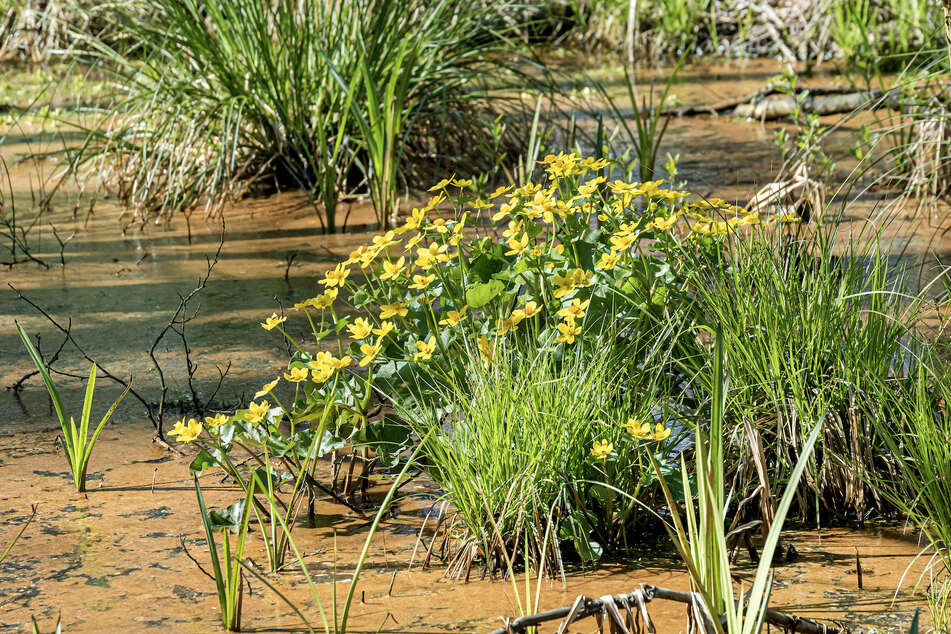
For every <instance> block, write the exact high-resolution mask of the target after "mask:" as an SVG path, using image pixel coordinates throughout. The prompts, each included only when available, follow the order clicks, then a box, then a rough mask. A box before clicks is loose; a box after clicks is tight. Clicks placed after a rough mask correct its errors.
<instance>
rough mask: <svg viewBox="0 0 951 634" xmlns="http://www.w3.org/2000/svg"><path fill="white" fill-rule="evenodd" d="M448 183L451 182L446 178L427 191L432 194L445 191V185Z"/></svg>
mask: <svg viewBox="0 0 951 634" xmlns="http://www.w3.org/2000/svg"><path fill="white" fill-rule="evenodd" d="M450 182H452V181H450V180H449V179H448V178H444V179H442V180H441V181H439V182H438V183H436V184H435V185H433V186H432V187H430V188H429V190H428V191H431V192H434V191H437V190H440V189H445V188H446V185H449V183H450Z"/></svg>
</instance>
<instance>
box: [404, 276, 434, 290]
mask: <svg viewBox="0 0 951 634" xmlns="http://www.w3.org/2000/svg"><path fill="white" fill-rule="evenodd" d="M435 280H436V276H435V275H433V274H430V275H414V276H413V283H412V284H410V285H409V287H410V288H415V289H416V290H420V291H421V290H424V289H425V288H426V287H427V286H429V285H430V284H432V283H433V282H434V281H435Z"/></svg>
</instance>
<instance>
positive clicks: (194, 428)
mask: <svg viewBox="0 0 951 634" xmlns="http://www.w3.org/2000/svg"><path fill="white" fill-rule="evenodd" d="M201 430H202V424H201V423H200V422H199V421H197V420H196V419H194V418H189V419H188V422H187V423H186V422H185V421H184V420H180V421H178V422H177V423H175V426H174V427H172V430H171V431H170V432H168V435H169V436H178V442H192V441H193V440H195V439H196V438H198V437H199V436H200V435H201Z"/></svg>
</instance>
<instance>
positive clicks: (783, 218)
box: [779, 214, 802, 222]
mask: <svg viewBox="0 0 951 634" xmlns="http://www.w3.org/2000/svg"><path fill="white" fill-rule="evenodd" d="M779 221H780V222H802V218H800V217H799V216H798V215H796V214H780V215H779Z"/></svg>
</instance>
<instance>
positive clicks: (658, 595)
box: [491, 583, 840, 634]
mask: <svg viewBox="0 0 951 634" xmlns="http://www.w3.org/2000/svg"><path fill="white" fill-rule="evenodd" d="M638 595H640V597H641V598H642V599H643V601H644V602H645V603H649V602H651V601H652V600H654V599H663V600H666V601H677V602H678V603H686V604H695V603H696V602H697V601H699V600H700V597H699V595H698V594H696V593H694V592H682V591H680V590H671V589H669V588H660V587H658V586H652V585H649V584H646V583H642V584H641V589H640V590H635V591H634V592H628V593H627V594H620V595H615V596H613V597H612V596H605V597H601V598H600V599H589V598H587V597H584V596H579V597H578V599H576V600H575V602H574V603H573V604H572V605H570V606H565V607H561V608H555V609H554V610H548V611H545V612H539V613H537V614H529V615H526V616H522V617H519V618H517V619H515V620H514V621H511V622H509V623H507V624H506V626H505V627H500V628H498V629H497V630H494V631H492V632H491V634H509V633H511V632H524V631H525V630H526V629H527V628H529V627H533V626H535V625H540V624H541V623H545V622H547V621H557V620H562V619H564V618H565V617H567V616H569V615H571V617H572V620H573V621H574V620H577V619H581V618H585V617H589V616H594V615H596V614H601V613H602V611H604V610H605V609H607V605H606V603H607V602H608V600H611V601H612V603H614V604H615V605H624V604H625V603H635V602H636V598H637V597H638ZM764 621H765V622H766V623H769V624H770V625H775V626H776V627H780V628H783V629H784V630H785V631H788V632H796V633H798V634H839V633H840V630H839V628H837V627H833V626H830V625H825V624H822V623H819V622H817V621H813V620H812V619H806V618H801V617H798V616H794V615H792V614H786V613H785V612H779V611H778V610H772V609H767V610H766V614H765V617H764Z"/></svg>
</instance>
